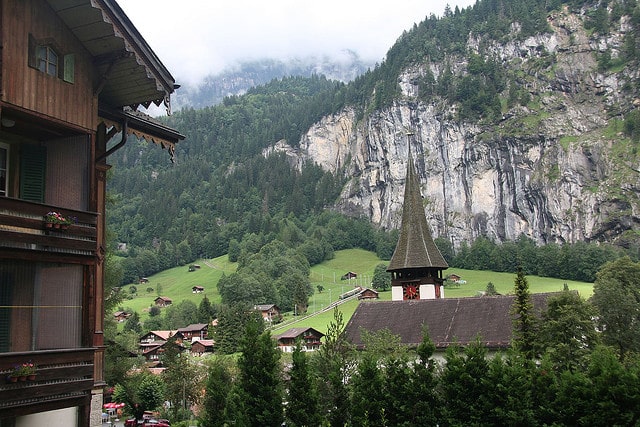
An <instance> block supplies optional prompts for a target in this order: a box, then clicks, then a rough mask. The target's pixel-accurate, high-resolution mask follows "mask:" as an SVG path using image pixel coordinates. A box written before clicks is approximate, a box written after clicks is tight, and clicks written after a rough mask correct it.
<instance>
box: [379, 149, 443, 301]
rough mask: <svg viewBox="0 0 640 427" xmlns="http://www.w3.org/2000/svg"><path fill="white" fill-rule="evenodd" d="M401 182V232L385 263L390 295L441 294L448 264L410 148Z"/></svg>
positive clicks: (430, 296)
mask: <svg viewBox="0 0 640 427" xmlns="http://www.w3.org/2000/svg"><path fill="white" fill-rule="evenodd" d="M404 185H405V187H404V204H403V206H402V224H401V226H400V235H399V237H398V243H397V244H396V248H395V250H394V252H393V256H392V257H391V261H390V262H389V266H388V267H387V271H388V272H390V273H391V299H392V300H393V301H406V300H423V299H436V298H443V297H444V279H443V277H442V271H443V270H445V269H447V268H449V265H448V264H447V262H446V261H445V259H444V257H443V256H442V254H441V253H440V250H439V249H438V247H437V246H436V244H435V243H434V241H433V237H431V231H430V230H429V224H428V223H427V217H426V216H425V213H424V207H423V205H422V195H421V194H420V182H419V180H418V176H417V175H416V172H415V168H414V166H413V158H412V156H411V149H409V160H408V162H407V176H406V179H405V184H404Z"/></svg>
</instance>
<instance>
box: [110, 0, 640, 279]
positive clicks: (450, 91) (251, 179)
mask: <svg viewBox="0 0 640 427" xmlns="http://www.w3.org/2000/svg"><path fill="white" fill-rule="evenodd" d="M609 3H610V5H609ZM587 4H589V5H594V4H599V7H598V8H595V9H591V10H592V11H591V12H589V17H588V22H589V25H590V26H591V27H592V30H593V31H599V32H606V31H607V30H608V25H609V22H610V21H612V20H613V18H614V17H615V16H619V15H621V14H627V15H629V16H631V17H632V23H633V28H632V29H633V31H629V32H628V33H627V35H626V37H627V41H626V44H625V46H627V48H626V50H625V55H624V57H621V58H616V59H615V61H614V60H612V59H611V58H607V57H606V52H605V54H603V57H602V58H600V60H601V65H602V66H603V67H612V66H618V65H620V62H621V61H622V62H625V61H626V62H633V61H637V49H636V46H637V45H638V40H639V38H638V34H639V33H638V31H637V28H638V26H640V8H639V7H638V6H637V4H636V1H635V0H623V1H610V2H607V1H604V2H603V1H601V2H593V1H577V0H573V1H561V0H555V1H542V0H512V1H502V0H484V1H479V2H477V3H476V4H475V5H474V6H470V7H468V8H466V9H462V10H460V9H458V8H457V7H456V8H455V10H450V8H447V9H446V10H445V11H444V14H443V16H441V17H436V16H434V15H431V16H429V17H428V18H427V19H426V20H425V21H423V22H421V23H420V24H417V25H415V26H414V27H413V28H412V29H411V30H409V31H406V32H405V33H404V34H402V35H401V36H400V37H399V39H398V40H397V42H396V43H395V44H394V46H392V47H391V49H390V50H389V51H388V54H387V57H386V59H385V61H384V62H382V63H381V64H379V65H377V66H376V67H375V68H374V69H372V70H369V71H368V72H366V73H365V74H363V75H362V76H360V77H358V78H357V79H356V80H355V81H353V82H351V83H349V84H344V83H340V82H335V81H330V80H327V79H326V78H325V77H323V76H313V77H311V78H306V77H294V76H291V77H284V78H282V79H275V80H273V81H272V82H270V83H269V84H266V85H264V86H259V87H255V88H253V89H251V90H250V91H248V93H246V94H245V95H242V96H232V97H227V98H225V99H224V101H223V102H222V104H220V105H216V106H211V107H206V108H203V109H199V110H194V109H184V110H182V111H179V112H177V113H175V114H174V115H173V116H170V117H168V118H163V120H164V121H165V122H166V123H167V124H168V125H170V126H172V127H174V128H176V129H178V130H179V131H180V132H182V133H183V134H185V135H186V139H185V140H184V141H183V142H181V143H180V144H178V146H177V150H176V157H177V161H176V163H175V164H171V163H170V162H169V160H168V156H167V153H166V152H164V151H162V150H160V149H158V147H155V146H150V145H149V144H147V143H145V142H142V141H135V140H134V141H130V142H129V143H128V144H127V145H125V147H124V148H122V149H120V150H119V151H117V152H116V153H115V154H114V155H112V156H111V157H110V158H109V161H110V162H111V163H112V164H113V165H114V168H113V169H112V172H111V175H110V178H109V182H108V191H109V194H110V197H111V198H110V202H111V203H110V205H109V207H108V217H107V221H108V228H109V230H110V236H111V238H112V249H115V248H116V245H117V244H118V243H125V244H126V250H121V251H118V252H117V254H118V255H121V256H122V257H123V258H124V259H123V262H122V271H123V278H122V282H123V283H129V282H132V281H135V280H137V278H138V277H141V276H145V275H149V274H152V273H155V272H157V271H160V270H163V269H166V268H169V267H173V266H176V265H183V264H187V263H189V262H191V261H193V260H194V259H197V258H200V257H216V256H220V255H222V254H225V253H228V252H233V251H234V250H235V249H236V248H237V245H238V244H239V243H241V242H243V240H244V239H245V236H247V235H255V236H258V237H257V238H258V240H259V241H260V242H261V243H262V244H266V243H268V242H270V241H272V240H274V239H279V240H281V241H284V242H285V243H287V244H290V245H291V246H292V247H296V246H298V245H300V244H301V243H303V242H308V244H312V243H313V245H317V246H318V247H324V248H326V247H327V246H330V247H331V248H332V250H339V249H345V248H350V247H360V248H364V249H368V250H372V251H375V252H376V253H378V255H379V256H380V257H381V258H383V259H388V258H389V257H390V255H391V252H392V251H393V247H394V244H395V236H394V232H393V230H378V229H375V228H374V227H373V226H372V225H371V224H369V222H368V220H367V218H345V217H342V216H340V215H338V214H335V213H332V212H331V206H332V204H333V203H334V202H335V200H336V198H337V197H338V195H339V194H340V192H341V190H342V188H343V187H344V185H345V183H346V182H348V180H349V177H348V176H345V175H344V174H343V173H341V171H338V172H337V173H336V174H331V173H329V172H326V171H323V170H322V169H321V168H319V167H318V166H317V165H315V164H305V165H303V166H302V168H301V170H300V171H298V170H297V169H296V168H295V167H294V166H293V165H291V164H290V163H289V161H288V159H287V157H286V156H285V155H283V154H266V151H265V150H266V149H267V148H268V147H270V146H272V145H273V144H274V143H275V142H277V141H280V140H285V141H287V142H288V143H289V144H290V145H293V146H295V145H296V144H297V142H298V141H299V140H300V137H301V135H303V133H304V132H305V131H306V130H307V129H308V128H309V127H310V126H311V125H312V124H313V123H315V122H317V121H318V120H320V119H321V118H322V117H324V116H326V115H328V114H331V113H334V112H337V111H339V110H340V109H342V108H344V107H345V106H350V107H352V108H355V109H356V110H357V111H359V112H360V114H361V115H365V114H368V113H369V112H371V111H373V110H375V109H379V108H382V107H384V106H385V105H389V104H390V103H392V102H393V100H394V99H396V97H397V96H399V87H398V76H399V73H400V72H401V71H402V70H403V69H404V68H406V67H409V66H411V65H414V64H417V63H421V62H424V61H431V60H443V59H445V58H446V56H447V53H448V52H457V51H461V50H464V49H465V47H464V46H465V42H466V40H467V38H468V37H469V34H473V33H478V34H480V33H481V34H483V35H484V36H485V37H487V36H489V37H491V38H494V39H503V38H506V37H526V36H528V35H531V34H535V33H538V32H544V31H545V30H546V25H547V21H546V16H547V14H548V13H549V12H550V11H553V10H556V9H557V8H559V7H564V6H566V7H570V8H580V7H584V6H585V5H587ZM607 5H609V7H610V10H611V12H608V11H607V9H606V8H605V6H607ZM514 22H517V23H519V25H520V27H521V28H520V31H519V32H517V33H515V34H514V33H513V32H511V31H510V28H511V26H512V24H513V23H514ZM468 56H469V72H468V74H467V75H465V76H464V77H460V76H455V77H454V76H453V75H452V74H449V73H447V71H446V69H445V71H444V74H443V76H440V78H439V79H438V80H437V81H436V80H435V77H433V78H431V77H430V76H429V75H427V77H426V78H425V80H424V81H422V82H420V85H421V86H422V87H424V88H425V90H424V91H421V93H422V94H423V96H426V97H429V96H437V97H440V98H441V99H449V100H450V101H453V102H455V103H457V104H459V105H460V109H459V110H458V115H459V116H458V120H462V121H464V120H485V121H487V120H488V121H491V120H497V117H498V116H499V113H500V100H499V96H498V94H502V97H504V96H505V94H507V95H508V96H507V99H508V100H509V102H514V103H518V102H521V103H526V102H527V100H526V99H525V98H526V93H525V92H523V91H519V90H518V84H517V83H518V82H517V81H516V80H514V78H515V77H514V76H513V75H509V74H508V73H507V72H506V71H505V70H504V69H502V68H501V67H499V66H498V65H497V63H496V62H495V61H494V60H493V59H492V58H491V57H490V56H481V55H477V54H474V53H468ZM547 60H548V61H553V58H547ZM445 64H446V61H445ZM625 90H634V89H633V87H629V88H626V89H625ZM638 129H640V114H637V112H636V111H633V112H631V113H629V114H627V120H626V122H625V127H624V130H625V132H627V133H628V134H629V135H631V136H633V137H638V135H640V131H639V130H638ZM438 243H439V244H441V250H442V251H443V252H445V253H447V254H448V259H449V261H450V262H451V263H452V265H454V266H460V267H466V268H491V269H498V270H501V271H515V270H514V266H515V265H516V264H518V262H520V261H518V259H517V258H514V255H513V253H514V252H513V251H510V250H509V248H510V247H511V246H509V245H504V244H502V245H498V244H494V243H493V242H485V241H483V240H481V241H480V242H477V243H476V242H468V245H466V246H464V245H463V247H462V248H458V253H453V248H451V247H450V244H448V242H447V241H446V239H439V241H438ZM515 244H516V243H515V242H514V245H515ZM487 245H493V246H495V247H494V248H491V250H489V249H487V247H486V246H487ZM584 245H587V243H585V244H584ZM587 246H590V245H587ZM478 248H482V250H481V253H482V254H483V257H481V258H478V256H477V254H475V253H473V250H476V251H480V249H478ZM539 249H540V250H541V251H542V252H541V254H540V256H539V257H536V258H531V257H524V258H521V259H527V260H532V259H535V261H529V263H530V264H533V265H532V266H530V268H527V272H528V273H532V274H543V275H557V276H560V277H564V278H570V279H577V280H593V279H594V271H595V270H596V269H597V267H598V266H599V265H600V264H601V263H600V264H598V265H591V266H590V267H589V266H588V264H589V263H593V261H592V259H589V260H588V261H584V259H585V257H584V256H581V257H578V256H577V255H576V256H571V253H573V251H572V249H571V247H570V246H567V247H564V248H563V247H556V246H551V247H549V248H545V249H544V250H543V249H541V248H539ZM626 249H627V250H630V252H629V253H630V255H631V256H632V258H634V259H635V258H636V252H637V249H636V248H635V247H632V246H630V247H627V248H626ZM590 251H592V252H593V253H594V254H595V255H594V256H598V257H600V258H598V259H601V260H602V261H605V260H607V259H611V256H615V255H611V254H615V253H616V250H614V249H612V248H603V247H600V248H595V249H593V250H591V249H590ZM487 252H489V253H491V254H492V258H491V259H492V260H491V262H485V261H479V260H486V256H485V255H484V254H485V253H487ZM556 252H561V254H562V256H555V254H556ZM576 252H577V250H576ZM323 253H325V254H331V251H330V250H329V251H327V250H325V251H323ZM549 253H551V256H550V255H549ZM470 255H472V256H470ZM579 258H581V259H582V261H580V265H582V264H586V265H587V267H585V268H575V267H574V263H572V260H577V259H579ZM542 259H552V260H558V259H563V260H564V262H566V263H568V264H564V265H565V266H564V267H563V266H558V265H555V264H558V263H557V262H556V263H555V264H553V263H551V262H550V261H545V263H546V264H545V265H544V266H543V267H540V266H538V265H537V264H538V263H539V262H540V263H542V261H539V260H542ZM308 261H309V262H310V263H311V264H314V263H316V262H320V261H322V259H321V257H320V259H318V256H317V254H314V256H311V257H310V259H309V260H308ZM575 262H576V263H577V262H578V261H575ZM567 265H568V266H567ZM576 272H580V273H579V274H577V273H576Z"/></svg>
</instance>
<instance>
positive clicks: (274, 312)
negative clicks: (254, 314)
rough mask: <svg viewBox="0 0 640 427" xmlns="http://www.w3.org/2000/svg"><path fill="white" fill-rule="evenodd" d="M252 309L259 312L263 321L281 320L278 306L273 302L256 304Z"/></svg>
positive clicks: (274, 321) (275, 321)
mask: <svg viewBox="0 0 640 427" xmlns="http://www.w3.org/2000/svg"><path fill="white" fill-rule="evenodd" d="M253 309H254V310H257V311H259V312H260V314H261V315H262V319H264V321H265V322H268V323H278V322H280V321H281V320H282V313H280V308H279V307H278V306H277V305H275V304H258V305H256V306H254V307H253Z"/></svg>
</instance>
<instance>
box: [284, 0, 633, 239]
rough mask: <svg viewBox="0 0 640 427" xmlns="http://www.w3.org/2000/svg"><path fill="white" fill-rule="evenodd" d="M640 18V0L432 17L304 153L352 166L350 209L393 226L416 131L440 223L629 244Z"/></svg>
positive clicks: (445, 231) (344, 201)
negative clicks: (361, 96)
mask: <svg viewBox="0 0 640 427" xmlns="http://www.w3.org/2000/svg"><path fill="white" fill-rule="evenodd" d="M639 26H640V10H639V8H638V5H637V2H636V1H608V2H607V1H604V2H584V1H583V2H578V1H573V2H560V1H556V2H543V1H534V0H529V1H524V0H517V1H498V0H494V1H480V2H478V3H477V4H476V5H475V6H474V7H473V8H469V9H467V10H464V11H457V10H456V11H455V12H451V13H449V14H446V16H445V17H443V18H442V19H436V18H430V19H428V20H426V21H425V22H423V23H421V24H420V25H419V26H417V27H415V28H414V29H413V30H412V31H410V32H408V33H406V34H404V35H403V37H402V38H401V39H400V40H399V41H398V43H397V44H396V45H395V46H394V47H393V48H392V49H391V50H390V51H389V54H388V57H387V62H386V63H385V64H383V65H382V66H381V67H380V68H379V69H377V70H375V71H374V72H373V73H372V74H373V75H376V76H378V77H379V78H377V79H374V80H373V81H375V82H376V86H375V87H374V88H373V89H371V90H370V91H364V93H365V94H369V95H370V96H368V97H367V98H364V99H363V102H362V103H361V104H356V105H354V106H353V107H352V108H345V109H343V110H340V111H338V112H337V113H336V114H334V115H331V116H328V117H325V118H324V119H323V120H322V121H320V122H318V123H316V124H315V125H314V126H313V127H312V128H311V129H310V130H309V131H308V132H307V133H306V134H305V135H304V136H303V138H302V140H301V142H300V143H299V149H298V150H297V151H296V155H297V156H298V157H300V158H303V159H306V160H307V161H309V160H310V161H313V162H315V163H317V164H319V165H321V166H322V167H323V169H325V170H328V171H333V172H337V171H338V170H339V169H338V168H341V167H343V168H344V171H343V172H342V173H344V175H345V176H346V177H348V178H349V181H348V184H347V185H346V186H345V188H344V189H343V191H342V194H341V196H340V198H339V200H338V202H337V206H338V209H339V210H340V211H342V212H345V213H349V214H354V215H366V216H367V217H369V218H371V219H372V221H373V222H375V223H376V224H379V225H380V226H381V227H384V228H396V227H398V224H399V220H400V214H399V213H400V208H401V196H402V192H403V180H404V168H405V167H404V165H405V164H406V163H405V162H406V159H407V155H408V143H410V144H411V146H412V150H411V151H412V152H413V153H414V155H415V157H416V164H417V167H418V169H419V174H420V176H421V179H422V189H423V196H424V198H425V209H426V212H427V216H428V218H429V221H430V224H431V226H432V229H433V232H434V234H435V235H436V236H446V237H447V238H448V239H451V240H452V242H453V243H454V245H455V246H459V245H460V244H461V243H462V242H469V241H472V240H474V239H475V238H476V237H478V236H487V237H489V238H490V239H492V240H495V241H505V240H514V239H515V238H517V237H518V236H519V235H520V234H523V233H524V234H525V235H527V236H530V237H532V238H533V239H534V240H536V241H537V242H538V243H551V242H556V243H563V242H570V243H573V242H577V241H615V242H618V243H621V244H629V242H630V241H635V240H636V238H637V228H638V222H639V220H640V218H639V217H638V207H639V206H638V184H639V181H638V178H639V175H638V170H639V158H638V153H637V147H638V142H639V134H638V125H639V124H640V121H639V120H638V119H639V117H640V113H639V112H638V109H637V108H638V105H639V103H640V99H639V98H638V96H639V90H638V89H639V87H640V86H639V71H638V70H639V68H638V53H639V51H638V48H639V44H638V41H639V37H638V36H639V33H638V29H639ZM383 76H385V78H382V77H383ZM386 76H388V77H386ZM363 81H365V78H363ZM366 81H367V82H369V80H366ZM358 83H362V82H358V81H356V85H355V87H356V89H357V87H358V86H357V85H358ZM370 85H371V83H370V82H369V86H370ZM361 86H366V85H364V84H361ZM388 94H392V95H391V96H389V95H388ZM363 105H364V106H365V107H366V108H365V109H364V110H363V109H362V106H363ZM407 130H410V131H411V132H413V133H415V135H414V136H413V137H411V138H410V140H409V141H408V139H407V137H406V136H405V133H406V131H407ZM293 142H294V143H296V144H298V142H297V141H293Z"/></svg>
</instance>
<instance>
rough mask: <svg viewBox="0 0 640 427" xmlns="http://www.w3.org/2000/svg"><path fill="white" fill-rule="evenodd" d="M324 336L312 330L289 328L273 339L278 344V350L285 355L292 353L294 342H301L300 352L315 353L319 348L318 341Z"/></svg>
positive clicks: (319, 343) (309, 328)
mask: <svg viewBox="0 0 640 427" xmlns="http://www.w3.org/2000/svg"><path fill="white" fill-rule="evenodd" d="M323 336H324V334H323V333H322V332H319V331H317V330H316V329H314V328H311V327H308V328H291V329H287V330H286V331H285V332H283V333H282V334H280V335H276V336H275V337H274V338H275V339H276V342H277V343H278V348H279V349H280V350H281V351H284V352H285V353H291V352H293V350H294V348H295V347H296V342H297V341H298V340H301V344H302V351H315V350H317V349H319V348H320V345H321V342H320V340H321V339H322V337H323Z"/></svg>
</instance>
